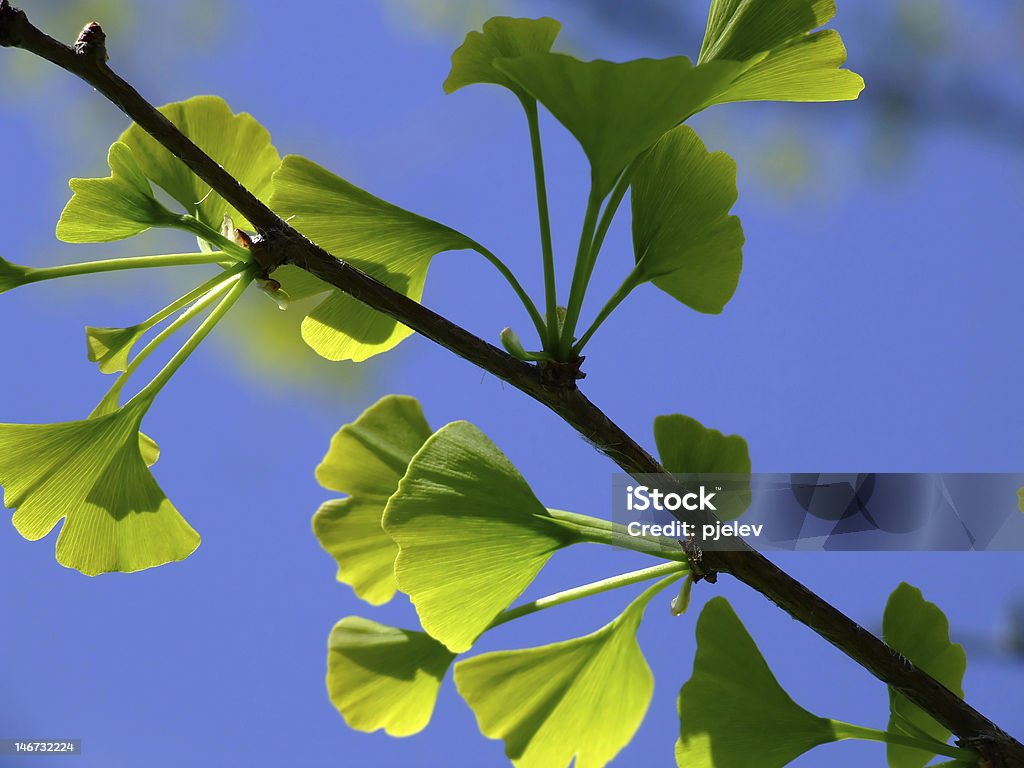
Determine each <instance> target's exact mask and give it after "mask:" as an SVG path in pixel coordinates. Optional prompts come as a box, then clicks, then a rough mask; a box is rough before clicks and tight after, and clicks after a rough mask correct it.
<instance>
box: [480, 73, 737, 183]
mask: <svg viewBox="0 0 1024 768" xmlns="http://www.w3.org/2000/svg"><path fill="white" fill-rule="evenodd" d="M495 66H497V67H498V69H500V70H502V71H503V72H506V73H507V74H508V75H509V76H510V77H511V78H512V79H513V80H515V81H516V82H517V83H518V84H519V85H520V86H521V87H522V88H523V89H524V90H525V91H526V92H527V93H529V94H530V95H531V96H533V97H534V98H535V99H537V100H538V101H539V102H540V103H541V104H543V105H544V106H545V107H547V108H548V110H550V112H551V114H553V115H554V116H555V117H556V118H557V119H558V120H559V122H561V123H562V125H564V126H565V127H566V128H568V129H569V131H570V132H571V133H572V134H573V135H574V136H575V137H576V139H577V140H578V141H579V142H580V144H581V145H582V147H583V151H584V152H585V153H586V155H587V158H588V159H589V160H590V165H591V176H592V183H593V188H594V191H595V193H596V194H597V195H598V196H599V197H602V198H603V197H604V196H605V195H607V194H608V192H610V191H611V188H612V186H613V185H614V184H615V181H616V179H617V178H618V177H619V175H620V174H621V173H622V172H623V171H624V170H625V168H626V166H628V165H629V164H630V163H631V162H632V161H633V160H634V158H636V157H637V155H639V154H640V153H641V152H643V151H644V150H645V149H647V148H648V147H649V146H651V145H652V144H654V142H656V141H657V140H658V138H659V137H660V136H661V135H662V134H663V133H665V131H667V130H669V129H670V128H672V127H673V126H675V125H676V124H677V123H679V122H681V121H682V120H685V119H686V118H688V117H689V116H690V115H692V114H693V113H694V112H696V111H697V110H698V109H700V108H701V107H702V106H703V105H704V104H705V103H706V102H707V101H708V99H710V98H711V97H712V96H713V95H714V94H716V93H718V92H720V90H721V89H722V88H723V87H725V86H726V85H727V84H728V83H729V82H731V80H732V79H733V78H734V76H735V74H736V73H737V72H738V71H739V69H740V65H739V64H737V63H735V62H714V63H713V64H709V65H707V66H705V67H701V68H700V69H694V67H693V65H692V64H691V63H690V60H689V59H687V58H686V57H685V56H676V57H673V58H669V59H637V60H635V61H627V62H624V63H614V62H610V61H600V60H598V61H586V62H584V61H580V60H578V59H575V58H573V57H572V56H567V55H565V54H560V53H545V54H535V55H533V56H523V57H519V58H515V59H499V60H498V61H497V62H496V63H495Z"/></svg>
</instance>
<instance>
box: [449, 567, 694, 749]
mask: <svg viewBox="0 0 1024 768" xmlns="http://www.w3.org/2000/svg"><path fill="white" fill-rule="evenodd" d="M675 578H677V577H674V576H673V577H669V578H668V579H664V580H662V581H661V582H659V583H658V584H655V585H654V586H652V587H650V588H649V589H647V590H646V591H645V592H644V593H643V594H642V595H640V597H639V598H637V599H636V600H635V601H634V602H633V603H631V604H630V605H629V607H627V608H626V610H625V611H624V612H623V613H622V614H621V615H620V616H619V617H618V618H616V619H615V620H614V621H612V622H611V623H610V624H606V625H605V626H604V627H602V628H601V629H599V630H597V631H596V632H594V633H593V634H590V635H586V636H584V637H579V638H576V639H573V640H567V641H565V642H561V643H553V644H551V645H544V646H540V647H538V648H526V649H523V650H515V651H500V652H498V653H485V654H483V655H481V656H476V657H474V658H471V659H467V660H466V661H460V662H459V663H458V664H456V665H455V684H456V686H458V689H459V693H461V694H462V696H463V698H464V699H465V700H466V702H467V703H468V704H469V706H470V707H471V708H472V709H473V712H474V713H475V714H476V718H477V723H478V725H479V726H480V730H481V732H482V733H483V734H484V735H485V736H488V737H490V738H492V739H503V740H504V741H505V754H506V755H508V757H509V758H510V759H511V760H512V762H513V763H514V764H515V765H516V767H517V768H563V767H564V766H568V765H569V763H570V762H572V760H573V758H574V757H575V760H576V762H575V766H576V768H601V766H604V765H607V764H608V763H609V762H610V761H611V760H612V759H613V758H614V757H615V756H616V755H617V754H618V753H619V751H620V750H621V749H622V748H623V747H624V746H625V745H626V744H628V743H629V741H630V739H632V738H633V734H634V733H636V729H637V728H638V727H639V726H640V723H641V722H642V721H643V719H644V715H645V714H646V712H647V707H648V705H649V704H650V701H651V695H652V693H653V692H654V677H653V675H652V674H651V670H650V667H648V666H647V661H646V660H645V659H644V656H643V653H642V652H641V650H640V646H639V645H638V643H637V640H636V632H637V629H638V627H639V626H640V620H641V619H642V618H643V614H644V610H645V609H646V607H647V604H648V603H649V602H650V600H651V598H652V597H653V596H654V595H655V594H657V592H659V591H660V590H661V589H662V588H663V587H664V586H666V585H667V584H668V583H670V582H671V581H673V580H675Z"/></svg>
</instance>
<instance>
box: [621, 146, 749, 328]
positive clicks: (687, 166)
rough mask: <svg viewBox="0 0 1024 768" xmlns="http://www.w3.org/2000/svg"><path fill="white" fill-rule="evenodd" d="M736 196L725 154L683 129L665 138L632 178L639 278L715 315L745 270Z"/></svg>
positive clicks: (733, 176) (730, 164)
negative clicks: (733, 213)
mask: <svg viewBox="0 0 1024 768" xmlns="http://www.w3.org/2000/svg"><path fill="white" fill-rule="evenodd" d="M736 196H737V193H736V164H735V163H734V162H733V161H732V159H731V158H730V157H729V156H728V155H726V154H725V153H724V152H714V153H712V152H708V151H707V149H706V148H705V147H704V144H703V142H702V141H701V140H700V138H699V137H698V136H697V134H696V133H695V132H694V131H693V130H692V129H691V128H689V127H688V126H679V127H677V128H674V129H673V130H671V131H669V132H668V133H667V134H665V136H663V137H662V138H661V140H660V141H659V142H658V143H657V144H655V145H654V147H652V148H651V150H650V151H649V152H648V153H647V154H646V155H645V156H644V158H643V159H642V160H641V161H640V163H639V165H638V166H637V169H636V173H635V175H634V177H633V196H632V201H633V249H634V253H635V257H636V262H637V266H638V270H639V277H640V279H642V280H644V281H651V282H653V283H654V284H655V285H656V286H658V287H659V288H660V289H661V290H663V291H665V292H666V293H668V294H669V295H671V296H672V297H673V298H675V299H677V300H679V301H681V302H682V303H684V304H686V305H687V306H689V307H691V308H693V309H695V310H697V311H698V312H706V313H718V312H721V311H722V309H723V307H725V305H726V303H727V302H728V301H729V299H730V298H732V295H733V293H734V292H735V291H736V286H737V284H738V283H739V278H740V271H741V269H742V266H743V242H744V238H743V228H742V227H741V226H740V220H739V219H738V218H736V217H735V216H730V215H729V210H730V209H731V208H732V206H733V204H734V203H735V202H736Z"/></svg>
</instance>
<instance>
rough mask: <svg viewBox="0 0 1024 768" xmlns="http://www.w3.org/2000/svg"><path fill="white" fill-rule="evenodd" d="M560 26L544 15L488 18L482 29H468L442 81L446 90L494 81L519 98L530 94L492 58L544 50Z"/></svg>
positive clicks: (552, 41)
mask: <svg viewBox="0 0 1024 768" xmlns="http://www.w3.org/2000/svg"><path fill="white" fill-rule="evenodd" d="M561 29H562V25H561V24H560V23H559V22H557V21H555V20H554V19H550V18H547V17H545V18H541V19H513V18H509V17H507V16H496V17H494V18H492V19H488V20H487V21H486V22H484V26H483V31H482V32H470V33H469V34H468V35H466V40H465V42H464V43H463V44H462V45H460V46H459V47H458V48H456V49H455V52H454V53H453V54H452V69H451V72H449V73H448V78H447V79H446V80H445V81H444V90H445V93H453V92H455V91H457V90H458V89H459V88H463V87H465V86H467V85H472V84H474V83H493V84H494V85H500V86H502V87H504V88H508V89H509V90H510V91H512V92H513V93H514V94H515V95H516V96H518V97H519V98H520V99H528V98H530V96H529V94H527V93H526V91H524V90H523V89H522V88H521V87H520V86H519V85H518V84H517V83H516V82H515V81H514V80H512V79H511V78H510V77H509V76H508V75H506V74H505V73H504V72H502V71H501V70H500V69H498V68H497V67H495V66H494V61H495V59H514V58H517V57H519V56H529V55H530V54H533V53H547V52H548V51H550V50H551V45H552V44H553V43H554V42H555V38H556V37H558V33H559V31H560V30H561Z"/></svg>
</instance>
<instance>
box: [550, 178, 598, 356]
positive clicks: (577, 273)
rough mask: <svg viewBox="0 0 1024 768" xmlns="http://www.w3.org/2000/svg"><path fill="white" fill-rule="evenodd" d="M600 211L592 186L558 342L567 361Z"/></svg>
mask: <svg viewBox="0 0 1024 768" xmlns="http://www.w3.org/2000/svg"><path fill="white" fill-rule="evenodd" d="M600 209H601V199H600V198H599V197H598V195H597V193H596V191H595V190H594V187H593V185H591V187H590V195H589V196H588V198H587V212H586V213H585V214H584V216H583V231H582V232H580V244H579V248H578V250H577V251H576V265H575V266H574V267H573V271H572V286H571V287H570V288H569V304H568V306H567V307H566V311H565V321H564V322H563V324H562V334H561V336H560V337H559V340H558V352H559V357H561V358H562V359H567V358H568V356H569V352H570V351H571V349H572V343H573V341H574V337H573V334H574V333H575V332H576V323H577V321H578V320H579V317H580V310H581V309H582V308H583V297H584V295H585V294H586V292H587V283H588V281H589V280H590V271H591V269H592V267H589V266H588V262H589V261H590V251H591V248H592V247H593V245H594V230H595V228H596V227H597V217H598V214H599V213H600Z"/></svg>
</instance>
